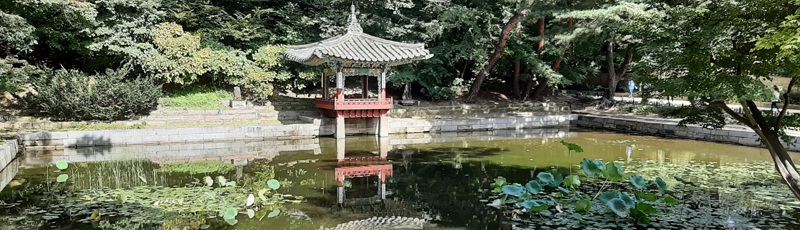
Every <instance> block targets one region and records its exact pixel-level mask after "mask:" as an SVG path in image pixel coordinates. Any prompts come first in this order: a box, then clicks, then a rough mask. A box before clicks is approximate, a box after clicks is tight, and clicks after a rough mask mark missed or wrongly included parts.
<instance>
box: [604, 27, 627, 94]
mask: <svg viewBox="0 0 800 230" xmlns="http://www.w3.org/2000/svg"><path fill="white" fill-rule="evenodd" d="M631 61H633V46H631V45H628V49H627V50H626V51H625V60H624V61H622V65H621V66H620V68H619V70H617V67H616V65H614V41H609V42H606V68H608V90H606V93H605V94H604V95H603V97H604V98H605V99H608V100H612V101H613V100H614V93H615V92H616V90H617V83H619V81H620V80H622V79H623V78H624V77H625V74H626V73H627V72H628V65H630V63H631Z"/></svg>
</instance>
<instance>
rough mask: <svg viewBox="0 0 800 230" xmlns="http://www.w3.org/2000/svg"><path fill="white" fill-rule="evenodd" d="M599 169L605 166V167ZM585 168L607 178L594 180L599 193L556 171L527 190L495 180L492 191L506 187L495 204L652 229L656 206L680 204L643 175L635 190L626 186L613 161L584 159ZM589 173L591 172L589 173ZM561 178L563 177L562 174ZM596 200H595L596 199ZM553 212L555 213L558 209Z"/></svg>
mask: <svg viewBox="0 0 800 230" xmlns="http://www.w3.org/2000/svg"><path fill="white" fill-rule="evenodd" d="M565 146H566V145H565ZM599 166H604V167H602V168H601V167H599ZM581 168H582V169H583V170H584V174H586V175H587V176H588V175H595V176H597V175H599V174H601V173H602V174H603V177H604V178H605V181H603V182H598V181H592V180H590V181H591V182H594V183H602V185H601V187H600V189H599V190H595V189H583V190H579V189H578V188H579V186H580V185H581V181H580V179H579V177H578V175H568V176H567V177H566V180H563V182H562V181H557V180H556V179H555V178H556V176H554V173H553V172H555V170H553V171H551V172H540V173H539V174H538V175H537V178H538V181H536V180H534V181H530V182H528V184H527V185H526V186H525V187H523V186H520V185H518V184H512V185H507V181H506V179H505V178H497V179H495V183H492V184H491V186H492V188H500V187H502V189H501V190H498V189H494V190H492V194H493V198H495V200H494V201H493V203H492V205H494V206H497V207H499V208H502V207H504V205H508V206H513V207H512V208H524V211H526V212H530V213H545V212H548V213H547V214H549V213H551V212H549V211H550V210H549V209H551V207H554V206H558V207H559V208H557V210H558V211H557V212H558V213H561V212H567V213H566V216H569V217H570V218H574V217H589V218H592V216H593V215H608V214H609V213H614V214H613V215H615V216H617V217H619V218H625V219H628V218H629V217H630V219H629V220H631V221H632V223H633V224H637V225H642V226H649V225H650V219H649V216H652V215H655V214H657V213H658V212H659V211H658V209H656V207H662V208H663V207H665V205H675V204H677V201H676V200H675V199H674V198H672V197H671V196H667V195H666V194H665V192H666V186H663V187H664V188H662V186H661V185H659V191H660V193H659V194H656V193H655V192H654V191H652V190H651V189H649V188H648V185H647V184H648V181H647V180H646V179H644V178H643V177H641V176H638V175H633V176H631V177H630V180H631V184H632V185H633V186H632V187H631V186H630V184H627V185H628V186H624V183H621V182H620V179H621V178H623V177H624V176H625V175H624V170H623V169H622V167H621V166H620V165H619V164H617V163H614V162H610V163H608V164H603V162H602V161H600V160H596V161H590V160H588V159H583V161H582V163H581ZM590 168H591V169H590ZM587 169H588V170H587ZM587 171H588V172H589V173H587ZM555 173H557V172H555ZM558 175H559V176H560V174H558ZM556 181H557V182H556ZM656 181H657V182H656V183H657V184H660V183H659V182H658V181H662V182H663V180H661V179H660V178H658V179H656ZM540 184H541V185H547V187H548V188H547V189H546V188H543V187H542V186H540ZM562 185H563V186H565V187H567V188H571V189H572V191H569V190H567V189H565V188H563V187H561V186H562ZM609 185H610V186H609ZM586 187H587V186H584V188H586ZM590 187H591V185H590ZM608 187H613V188H619V189H621V190H623V191H624V190H625V189H629V188H635V190H633V191H631V192H632V193H633V197H632V196H631V195H630V193H626V192H623V191H607V190H605V188H608ZM590 192H596V193H597V194H595V195H590V194H587V193H590ZM592 197H595V198H594V199H593V198H592ZM570 206H574V207H570ZM592 206H600V207H604V208H603V209H602V210H608V212H604V211H602V210H598V209H595V210H592ZM553 211H554V212H555V210H553ZM578 213H585V214H578ZM542 216H544V215H542ZM529 217H530V218H538V217H541V216H539V215H530V216H529Z"/></svg>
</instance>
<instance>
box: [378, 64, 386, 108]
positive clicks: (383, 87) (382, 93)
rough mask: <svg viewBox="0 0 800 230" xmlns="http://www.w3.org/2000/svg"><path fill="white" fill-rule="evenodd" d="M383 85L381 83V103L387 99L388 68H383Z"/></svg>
mask: <svg viewBox="0 0 800 230" xmlns="http://www.w3.org/2000/svg"><path fill="white" fill-rule="evenodd" d="M380 83H381V85H379V86H378V87H379V89H381V92H380V94H381V96H380V103H381V104H383V100H386V70H383V72H382V73H381V80H380Z"/></svg>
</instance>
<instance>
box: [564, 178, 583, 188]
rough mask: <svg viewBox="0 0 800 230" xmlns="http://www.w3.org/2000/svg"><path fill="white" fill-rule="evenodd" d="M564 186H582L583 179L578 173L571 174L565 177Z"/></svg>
mask: <svg viewBox="0 0 800 230" xmlns="http://www.w3.org/2000/svg"><path fill="white" fill-rule="evenodd" d="M564 186H567V187H571V188H578V187H580V186H581V179H580V178H579V177H578V175H571V176H568V177H567V178H566V179H564Z"/></svg>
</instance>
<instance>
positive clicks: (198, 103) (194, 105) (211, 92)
mask: <svg viewBox="0 0 800 230" xmlns="http://www.w3.org/2000/svg"><path fill="white" fill-rule="evenodd" d="M232 99H233V93H231V92H228V91H225V90H223V89H218V88H213V87H207V86H199V87H191V86H190V87H186V88H182V89H180V90H179V91H177V92H174V93H172V94H170V95H169V96H167V97H165V98H162V99H161V105H163V106H164V107H170V108H186V109H202V110H211V109H229V108H228V107H226V106H224V105H223V104H222V103H221V101H223V100H232Z"/></svg>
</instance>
